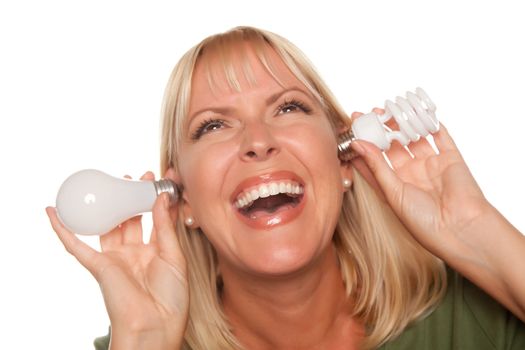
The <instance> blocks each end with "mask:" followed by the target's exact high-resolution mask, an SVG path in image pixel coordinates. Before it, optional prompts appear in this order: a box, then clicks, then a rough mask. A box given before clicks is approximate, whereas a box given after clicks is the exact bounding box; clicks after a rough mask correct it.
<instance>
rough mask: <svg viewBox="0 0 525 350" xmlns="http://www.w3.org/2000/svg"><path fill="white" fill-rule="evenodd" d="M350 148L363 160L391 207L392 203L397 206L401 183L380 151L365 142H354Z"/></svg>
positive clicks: (401, 187)
mask: <svg viewBox="0 0 525 350" xmlns="http://www.w3.org/2000/svg"><path fill="white" fill-rule="evenodd" d="M351 146H352V148H353V150H354V151H355V152H356V153H357V154H358V155H359V156H361V157H362V158H363V159H364V160H365V162H366V164H367V165H368V167H369V169H370V170H371V171H372V174H373V175H374V177H375V178H376V180H377V182H378V183H379V186H380V187H381V189H382V190H383V193H384V194H385V197H386V199H387V201H388V202H389V203H390V204H391V205H392V204H394V203H395V204H396V205H398V204H399V201H400V199H401V193H402V189H403V183H402V181H401V180H400V179H399V178H398V177H397V175H396V174H395V172H394V170H392V168H390V166H389V165H388V163H387V162H386V160H385V158H384V157H383V154H382V152H381V150H380V149H379V148H377V147H376V146H374V145H373V144H371V143H369V142H366V141H355V142H352V143H351Z"/></svg>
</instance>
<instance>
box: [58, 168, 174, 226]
mask: <svg viewBox="0 0 525 350" xmlns="http://www.w3.org/2000/svg"><path fill="white" fill-rule="evenodd" d="M162 192H168V193H170V196H171V200H172V201H175V200H176V197H177V189H176V187H175V184H174V183H173V182H171V181H170V180H160V181H132V180H127V179H119V178H116V177H112V176H109V175H107V174H105V173H103V172H101V171H98V170H93V169H87V170H82V171H79V172H77V173H74V174H73V175H71V176H70V177H68V178H67V179H66V180H65V181H64V183H63V184H62V186H61V187H60V189H59V191H58V194H57V199H56V208H57V212H58V217H59V219H60V221H62V223H63V224H64V226H65V227H66V228H67V229H69V230H70V231H71V232H74V233H76V234H80V235H102V234H105V233H107V232H109V231H111V230H112V229H113V228H115V227H116V226H118V225H119V224H120V223H122V222H124V221H126V220H127V219H129V218H131V217H133V216H136V215H138V214H141V213H144V212H148V211H151V210H152V208H153V204H154V202H155V199H156V198H157V196H158V195H159V194H160V193H162Z"/></svg>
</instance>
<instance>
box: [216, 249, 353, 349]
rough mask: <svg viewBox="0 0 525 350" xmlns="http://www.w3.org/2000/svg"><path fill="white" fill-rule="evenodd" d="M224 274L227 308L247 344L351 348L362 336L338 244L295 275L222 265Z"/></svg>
mask: <svg viewBox="0 0 525 350" xmlns="http://www.w3.org/2000/svg"><path fill="white" fill-rule="evenodd" d="M221 273H222V278H223V282H224V288H223V294H222V297H223V305H224V310H225V313H226V315H227V316H228V319H229V321H230V323H231V325H232V327H233V328H234V334H235V336H236V337H237V339H239V341H240V342H241V344H243V345H244V346H245V347H246V348H248V349H291V348H294V349H317V348H327V349H338V348H340V347H341V348H345V349H349V348H350V349H351V348H352V345H354V346H356V345H357V343H358V341H359V340H360V339H361V338H362V334H363V330H362V327H361V326H360V325H359V324H358V323H357V322H355V321H354V320H353V319H352V310H351V303H350V302H349V299H348V298H347V297H346V295H345V286H344V283H343V280H342V277H341V272H340V270H339V267H338V264H337V257H336V253H335V249H334V248H333V247H329V248H328V249H326V252H325V253H324V254H323V255H321V256H320V257H319V258H318V260H317V261H315V262H313V263H312V264H311V266H308V267H305V268H304V269H302V270H301V271H298V272H295V273H294V274H293V275H287V276H282V277H269V278H268V277H261V276H252V275H246V274H243V273H239V272H238V271H232V270H231V269H229V268H227V267H226V266H223V265H222V264H221ZM349 346H350V347H349Z"/></svg>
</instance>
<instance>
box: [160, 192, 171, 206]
mask: <svg viewBox="0 0 525 350" xmlns="http://www.w3.org/2000/svg"><path fill="white" fill-rule="evenodd" d="M162 196H163V198H162V205H163V206H164V209H168V208H169V207H170V199H169V197H168V194H167V193H163V194H162Z"/></svg>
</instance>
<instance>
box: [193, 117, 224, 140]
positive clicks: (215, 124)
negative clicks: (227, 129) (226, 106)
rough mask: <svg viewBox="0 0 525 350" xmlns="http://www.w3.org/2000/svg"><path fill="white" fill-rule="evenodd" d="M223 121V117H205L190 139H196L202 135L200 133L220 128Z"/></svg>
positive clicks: (222, 125)
mask: <svg viewBox="0 0 525 350" xmlns="http://www.w3.org/2000/svg"><path fill="white" fill-rule="evenodd" d="M225 123H226V122H225V121H224V120H223V119H212V118H210V119H206V120H204V121H203V122H202V123H200V125H199V126H198V127H197V129H196V130H195V131H194V132H193V134H192V135H191V138H192V140H198V139H200V138H201V137H202V135H205V134H207V133H209V132H211V131H215V130H219V129H222V128H223V127H224V125H225Z"/></svg>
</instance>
